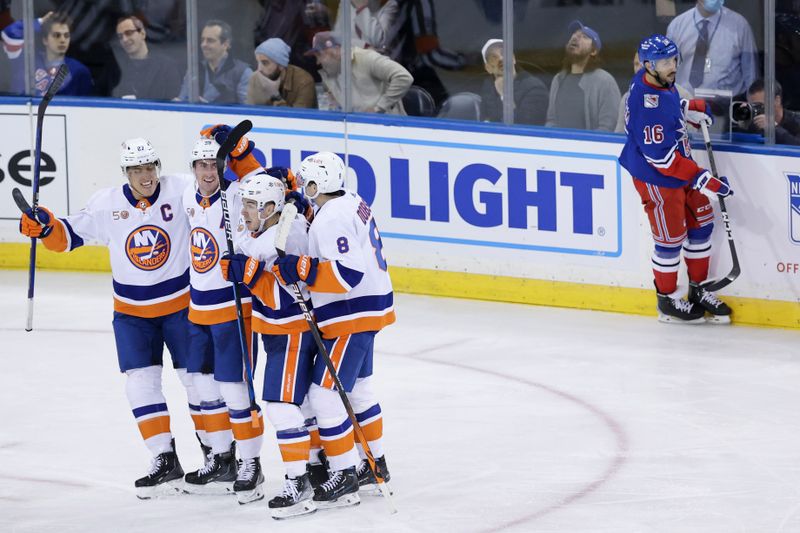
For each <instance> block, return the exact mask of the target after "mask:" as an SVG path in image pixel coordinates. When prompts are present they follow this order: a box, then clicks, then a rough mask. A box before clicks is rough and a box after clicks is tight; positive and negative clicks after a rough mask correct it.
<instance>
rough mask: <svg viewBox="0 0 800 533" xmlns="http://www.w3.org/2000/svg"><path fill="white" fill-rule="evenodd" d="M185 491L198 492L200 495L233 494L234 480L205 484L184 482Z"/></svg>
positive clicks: (189, 492) (188, 492)
mask: <svg viewBox="0 0 800 533" xmlns="http://www.w3.org/2000/svg"><path fill="white" fill-rule="evenodd" d="M183 491H184V492H186V493H187V494H196V495H200V496H221V495H226V494H233V481H211V482H209V483H206V484H205V485H195V484H194V483H184V484H183Z"/></svg>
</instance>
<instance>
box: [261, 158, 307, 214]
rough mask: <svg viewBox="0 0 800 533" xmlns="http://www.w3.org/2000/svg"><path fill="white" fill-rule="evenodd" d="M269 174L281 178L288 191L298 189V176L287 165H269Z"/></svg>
mask: <svg viewBox="0 0 800 533" xmlns="http://www.w3.org/2000/svg"><path fill="white" fill-rule="evenodd" d="M267 174H269V175H270V176H272V177H273V178H278V179H279V180H281V181H282V182H283V185H284V186H285V187H286V191H287V192H288V191H296V190H297V178H295V176H294V173H293V172H292V169H290V168H287V167H269V168H268V169H267ZM298 210H299V209H298Z"/></svg>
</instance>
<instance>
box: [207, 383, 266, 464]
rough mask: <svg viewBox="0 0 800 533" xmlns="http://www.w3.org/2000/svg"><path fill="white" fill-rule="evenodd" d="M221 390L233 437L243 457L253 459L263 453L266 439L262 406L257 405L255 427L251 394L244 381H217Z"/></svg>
mask: <svg viewBox="0 0 800 533" xmlns="http://www.w3.org/2000/svg"><path fill="white" fill-rule="evenodd" d="M217 383H218V385H219V392H220V393H221V394H222V398H223V399H224V400H225V403H226V404H228V418H229V420H230V424H231V430H232V431H233V438H234V439H236V445H237V448H238V449H239V456H240V457H241V458H242V459H253V458H255V457H259V456H260V455H261V443H262V441H263V440H264V424H263V420H262V419H263V417H262V416H261V407H259V406H258V405H256V411H258V419H259V424H258V427H257V428H254V427H253V417H252V415H251V413H250V396H249V394H248V392H247V385H246V384H245V383H244V382H239V383H229V382H225V381H220V382H217Z"/></svg>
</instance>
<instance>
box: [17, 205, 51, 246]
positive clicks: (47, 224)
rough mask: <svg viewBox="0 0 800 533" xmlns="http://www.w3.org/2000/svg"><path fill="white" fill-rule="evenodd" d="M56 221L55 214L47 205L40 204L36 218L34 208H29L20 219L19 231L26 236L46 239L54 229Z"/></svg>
mask: <svg viewBox="0 0 800 533" xmlns="http://www.w3.org/2000/svg"><path fill="white" fill-rule="evenodd" d="M55 223H56V217H55V215H54V214H53V212H52V211H50V210H49V209H47V208H46V207H42V206H39V207H38V208H37V209H36V218H34V217H33V210H32V209H30V208H28V209H26V210H25V212H24V213H22V216H21V217H20V219H19V232H20V233H22V234H23V235H25V236H26V237H31V238H34V239H44V238H45V237H47V236H48V235H50V233H51V232H52V231H53V226H54V225H55Z"/></svg>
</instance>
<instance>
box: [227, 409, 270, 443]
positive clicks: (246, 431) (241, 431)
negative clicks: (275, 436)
mask: <svg viewBox="0 0 800 533" xmlns="http://www.w3.org/2000/svg"><path fill="white" fill-rule="evenodd" d="M263 418H264V417H262V416H261V414H259V415H258V420H259V422H260V423H259V425H258V427H257V428H254V427H253V423H252V422H251V421H250V420H248V421H247V422H241V423H236V422H234V423H232V424H231V430H232V431H233V438H234V439H236V440H239V441H241V440H248V439H254V438H256V437H260V436H261V435H263V434H264V422H263Z"/></svg>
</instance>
